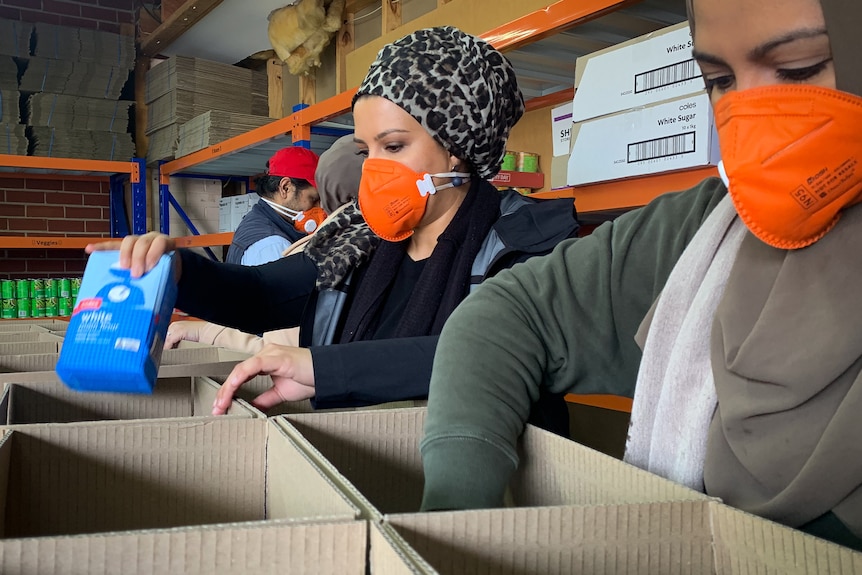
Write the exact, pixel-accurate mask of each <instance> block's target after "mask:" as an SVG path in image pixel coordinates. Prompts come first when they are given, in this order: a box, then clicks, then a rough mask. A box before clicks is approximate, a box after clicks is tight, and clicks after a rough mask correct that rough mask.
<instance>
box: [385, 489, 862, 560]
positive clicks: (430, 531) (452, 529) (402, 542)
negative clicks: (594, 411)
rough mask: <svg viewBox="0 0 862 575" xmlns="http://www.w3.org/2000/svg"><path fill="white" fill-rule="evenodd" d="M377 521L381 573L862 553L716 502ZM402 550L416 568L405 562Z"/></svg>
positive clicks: (818, 557) (856, 556)
mask: <svg viewBox="0 0 862 575" xmlns="http://www.w3.org/2000/svg"><path fill="white" fill-rule="evenodd" d="M386 522H387V523H386V524H385V525H382V526H379V527H377V528H374V527H372V531H371V534H370V540H371V543H370V545H371V552H370V562H371V569H372V572H374V573H376V574H378V575H379V574H385V575H388V574H392V573H411V572H412V573H427V574H430V573H522V574H529V573H535V574H557V573H559V574H563V573H589V574H595V575H599V574H607V575H618V574H629V573H630V574H638V575H642V574H644V575H645V574H655V575H665V574H672V573H677V574H680V575H701V574H702V575H712V574H717V575H724V574H726V573H727V574H730V573H761V574H775V575H779V574H781V575H787V574H794V575H795V574H798V575H803V574H805V575H819V574H821V573H838V572H840V573H856V572H860V570H862V554H860V553H856V552H853V551H851V550H849V549H846V548H844V547H840V546H838V545H835V544H832V543H828V542H826V541H823V540H821V539H817V538H816V537H812V536H810V535H806V534H803V533H801V532H799V531H796V530H793V529H789V528H787V527H783V526H781V525H778V524H776V523H773V522H771V521H766V520H764V519H760V518H758V517H754V516H753V515H749V514H747V513H743V512H741V511H738V510H735V509H732V508H730V507H727V506H726V505H722V504H721V503H718V502H716V501H706V500H701V501H678V502H663V503H641V504H627V505H605V506H578V507H573V506H561V507H540V508H520V509H496V510H482V511H459V512H445V513H425V514H409V515H392V516H388V517H387V518H386ZM396 556H401V557H406V558H407V559H408V560H409V561H410V563H412V571H411V570H410V568H409V567H408V569H407V570H399V567H400V566H399V565H398V561H397V557H396Z"/></svg>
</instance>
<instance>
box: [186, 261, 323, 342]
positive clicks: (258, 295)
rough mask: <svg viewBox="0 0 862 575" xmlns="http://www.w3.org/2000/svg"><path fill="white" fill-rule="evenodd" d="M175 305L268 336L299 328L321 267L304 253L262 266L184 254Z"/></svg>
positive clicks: (199, 315)
mask: <svg viewBox="0 0 862 575" xmlns="http://www.w3.org/2000/svg"><path fill="white" fill-rule="evenodd" d="M179 254H180V257H181V259H182V274H181V276H180V281H179V284H178V290H177V291H178V294H177V303H176V307H177V308H178V309H181V310H182V311H184V312H186V313H188V314H190V315H192V316H194V317H198V318H200V319H203V320H206V321H210V322H213V323H217V324H219V325H225V326H228V327H234V328H237V329H240V330H242V331H244V332H247V333H258V334H260V333H263V332H265V331H271V330H274V329H283V328H287V327H294V326H297V325H299V322H300V319H301V318H302V310H303V309H304V308H305V303H306V301H307V299H308V296H309V294H311V293H312V291H313V290H314V284H315V280H316V278H317V266H315V265H314V262H312V261H311V260H310V259H309V258H308V257H306V256H305V255H304V254H302V253H299V254H295V255H292V256H288V257H286V258H281V259H279V260H275V261H274V262H270V263H268V264H264V265H260V266H241V265H236V264H226V263H221V262H214V261H212V260H210V259H208V258H205V257H203V256H201V255H199V254H196V253H194V252H192V251H189V250H179Z"/></svg>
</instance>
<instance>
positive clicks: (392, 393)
mask: <svg viewBox="0 0 862 575" xmlns="http://www.w3.org/2000/svg"><path fill="white" fill-rule="evenodd" d="M437 340H438V336H436V335H432V336H424V337H405V338H398V339H377V340H371V341H357V342H353V343H342V344H334V345H326V346H320V347H312V348H311V356H312V358H313V361H314V387H315V397H314V399H312V405H313V406H314V408H315V409H328V408H336V407H357V406H363V405H374V404H378V403H385V402H387V401H403V400H407V399H425V398H427V397H428V384H429V382H430V381H431V364H432V362H433V360H434V351H435V350H436V349H437Z"/></svg>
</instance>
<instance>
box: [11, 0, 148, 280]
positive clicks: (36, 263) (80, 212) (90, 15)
mask: <svg viewBox="0 0 862 575" xmlns="http://www.w3.org/2000/svg"><path fill="white" fill-rule="evenodd" d="M134 6H135V2H134V1H133V0H0V18H5V19H8V20H21V21H24V22H44V23H47V24H60V25H62V26H73V27H78V28H90V29H96V30H104V31H106V32H113V33H120V26H121V25H123V24H126V25H131V24H133V23H134ZM108 198H109V196H108V183H107V182H104V183H102V182H92V181H83V180H61V179H57V180H45V179H35V178H32V179H26V180H25V179H20V178H2V177H0V235H5V236H10V235H12V236H88V237H99V236H107V235H108V230H109V224H108V220H109V213H108ZM85 263H86V257H85V256H84V253H83V250H80V249H51V250H40V249H0V278H3V279H18V278H33V277H64V276H75V275H78V276H79V275H81V274H82V273H83V271H84V264H85Z"/></svg>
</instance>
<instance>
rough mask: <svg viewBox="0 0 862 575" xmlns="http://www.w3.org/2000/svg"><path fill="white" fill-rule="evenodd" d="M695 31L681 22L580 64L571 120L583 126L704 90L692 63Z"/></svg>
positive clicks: (611, 47)
mask: <svg viewBox="0 0 862 575" xmlns="http://www.w3.org/2000/svg"><path fill="white" fill-rule="evenodd" d="M691 48H692V40H691V30H690V29H689V26H688V22H682V23H680V24H676V25H674V26H669V27H667V28H664V29H662V30H657V31H656V32H653V33H651V34H646V35H645V36H640V37H638V38H634V39H632V40H629V41H627V42H623V43H621V44H617V45H615V46H610V47H608V48H605V49H604V50H599V51H597V52H593V53H591V54H587V55H585V56H581V57H580V58H578V59H577V61H576V62H575V89H576V92H575V98H574V102H573V109H572V120H573V121H575V122H582V121H584V120H589V119H591V118H597V117H599V116H604V115H606V114H613V113H616V112H620V111H622V110H628V109H630V108H636V107H640V106H648V105H650V104H655V103H656V102H661V101H662V100H669V99H671V98H678V97H680V96H685V95H688V94H693V93H695V92H699V91H702V90H703V88H704V85H703V79H702V77H701V73H700V67H699V66H698V65H697V63H696V62H695V61H694V59H693V58H692V54H691Z"/></svg>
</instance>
